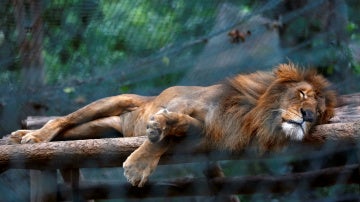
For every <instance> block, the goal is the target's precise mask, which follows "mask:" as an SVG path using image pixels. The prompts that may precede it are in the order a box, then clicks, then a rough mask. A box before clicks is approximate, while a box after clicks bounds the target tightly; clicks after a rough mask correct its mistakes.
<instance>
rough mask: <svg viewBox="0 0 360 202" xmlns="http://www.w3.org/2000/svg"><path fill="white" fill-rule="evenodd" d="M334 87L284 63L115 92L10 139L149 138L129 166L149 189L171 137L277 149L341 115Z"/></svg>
mask: <svg viewBox="0 0 360 202" xmlns="http://www.w3.org/2000/svg"><path fill="white" fill-rule="evenodd" d="M329 87H330V83H329V82H328V81H327V80H326V79H325V78H324V77H323V76H321V75H319V74H317V73H316V71H314V70H304V69H300V68H298V67H297V66H296V65H294V64H292V63H289V64H281V65H279V66H277V67H276V68H274V70H273V71H270V72H260V71H259V72H255V73H251V74H239V75H236V76H234V77H232V78H229V79H227V80H225V81H224V82H222V83H219V84H215V85H212V86H206V87H200V86H174V87H170V88H167V89H165V90H164V91H163V92H161V93H160V94H159V95H158V96H152V97H151V96H140V95H135V94H123V95H118V96H113V97H107V98H104V99H101V100H98V101H95V102H93V103H90V104H89V105H87V106H85V107H83V108H81V109H79V110H77V111H75V112H73V113H71V114H69V115H66V116H63V117H59V118H56V119H54V120H52V121H49V122H48V123H46V124H45V125H44V126H43V127H42V128H40V129H38V130H18V131H15V132H13V133H12V134H11V136H10V137H11V139H12V140H13V141H15V142H20V143H37V142H48V141H51V140H53V139H56V138H60V139H74V138H80V139H84V138H100V137H102V134H104V133H105V132H106V131H108V130H116V131H118V132H119V133H120V134H122V135H123V136H125V137H131V136H142V135H147V137H148V138H147V140H146V141H145V142H144V143H143V144H142V145H141V146H140V147H139V148H138V149H136V150H135V151H134V152H133V153H132V154H131V155H130V156H129V157H128V158H127V159H126V161H125V162H124V163H123V168H124V175H125V177H126V178H127V180H128V181H129V182H130V183H131V184H132V185H133V186H138V187H142V186H144V184H145V183H146V182H147V180H148V177H149V175H150V174H151V173H152V172H153V171H154V170H155V168H156V167H157V164H158V162H159V159H160V157H161V156H162V155H163V154H164V153H165V152H166V151H167V150H169V148H170V147H171V144H170V143H169V141H168V140H169V139H171V138H175V137H186V136H191V135H194V134H200V135H201V142H202V146H203V147H206V148H210V149H218V150H228V151H240V150H242V149H244V148H246V147H247V146H249V145H256V146H257V147H258V148H259V150H261V151H271V150H276V149H279V148H282V147H283V146H286V145H287V144H288V143H289V142H291V141H302V140H304V139H306V138H307V137H308V136H309V134H310V133H311V132H312V130H313V128H314V126H315V125H317V124H325V123H327V122H328V121H329V120H330V118H331V117H333V116H334V108H335V106H336V96H335V92H334V91H332V90H330V89H329Z"/></svg>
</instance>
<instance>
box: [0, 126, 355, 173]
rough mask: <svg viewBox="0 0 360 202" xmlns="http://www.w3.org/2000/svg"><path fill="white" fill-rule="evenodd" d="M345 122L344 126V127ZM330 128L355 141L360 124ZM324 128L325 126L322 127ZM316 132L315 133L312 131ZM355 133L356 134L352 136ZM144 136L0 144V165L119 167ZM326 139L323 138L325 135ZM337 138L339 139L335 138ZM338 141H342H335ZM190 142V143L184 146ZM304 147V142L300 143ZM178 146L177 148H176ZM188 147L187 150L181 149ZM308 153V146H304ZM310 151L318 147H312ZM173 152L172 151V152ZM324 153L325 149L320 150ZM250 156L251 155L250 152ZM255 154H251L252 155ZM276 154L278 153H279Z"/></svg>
mask: <svg viewBox="0 0 360 202" xmlns="http://www.w3.org/2000/svg"><path fill="white" fill-rule="evenodd" d="M344 124H346V127H345V126H344ZM332 126H333V127H335V128H332V130H333V131H342V132H341V138H343V139H350V140H356V139H358V136H359V133H358V131H359V129H357V130H355V131H356V134H353V133H352V132H353V131H354V129H353V128H354V127H358V126H359V123H358V122H355V123H342V124H332ZM321 127H326V126H321ZM322 130H324V129H323V128H319V129H318V131H320V135H319V136H320V137H321V138H313V139H312V142H314V141H318V142H323V141H324V137H323V132H322ZM315 134H317V133H315ZM329 134H330V135H331V136H330V137H331V138H335V139H336V137H335V135H336V133H334V134H333V133H332V132H330V133H329ZM355 135H356V136H355ZM146 138H147V137H145V136H143V137H130V138H106V139H91V140H75V141H59V142H48V143H37V144H22V145H3V146H0V167H1V168H3V169H7V168H28V169H52V168H80V167H114V166H122V162H123V161H125V159H126V158H127V157H128V156H129V155H130V154H131V153H132V152H133V151H134V150H135V149H137V148H138V147H139V146H140V145H141V144H142V143H143V142H144V141H145V140H146ZM325 139H326V138H325ZM338 139H339V138H338ZM338 142H341V141H338ZM351 142H353V144H352V145H353V147H349V146H344V147H340V148H331V152H334V150H336V149H339V151H341V149H347V148H350V149H351V148H355V149H358V147H359V145H356V141H351ZM187 144H189V145H187ZM354 145H355V146H354ZM297 146H298V147H292V148H291V149H289V150H288V151H286V153H285V155H289V154H291V153H292V152H293V154H295V153H296V152H299V151H303V150H304V147H302V146H301V143H298V144H297ZM303 146H304V145H303ZM179 148H180V149H179ZM184 148H189V150H184ZM306 150H307V153H309V152H310V151H311V149H309V148H306ZM313 150H318V149H317V148H315V149H314V148H313ZM174 152H175V153H174ZM321 152H323V153H326V152H328V151H327V150H324V149H323V150H321ZM172 155H176V159H175V161H176V162H177V163H185V162H189V159H191V161H193V162H194V161H197V160H199V161H204V160H205V161H206V160H209V159H210V160H221V159H234V158H235V159H240V158H244V157H245V158H246V156H247V155H249V154H248V153H240V154H229V153H227V152H219V151H210V150H208V151H197V150H196V148H195V149H194V145H193V142H191V141H190V142H186V141H184V143H181V142H180V143H179V144H178V145H176V147H174V148H173V153H172V152H169V154H168V156H170V157H171V156H172ZM250 155H251V154H250ZM252 155H253V156H252V157H254V154H252ZM276 155H277V156H279V155H281V154H279V153H277V154H276ZM250 158H251V157H250ZM171 161H174V160H171V158H169V157H167V156H164V157H163V158H162V161H161V163H168V162H171Z"/></svg>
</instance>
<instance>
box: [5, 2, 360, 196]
mask: <svg viewBox="0 0 360 202" xmlns="http://www.w3.org/2000/svg"><path fill="white" fill-rule="evenodd" d="M358 9H359V4H358V3H357V2H356V1H352V0H349V1H342V0H336V1H332V0H316V1H309V0H301V1H281V0H270V1H266V2H264V1H232V0H227V1H141V0H136V1H97V0H84V1H78V0H71V1H62V0H59V1H46V0H43V1H25V0H13V1H2V2H1V3H0V12H1V13H2V18H1V19H0V71H1V72H0V135H5V134H7V133H9V132H11V131H13V130H15V129H17V128H20V122H21V120H23V119H25V118H26V117H27V116H30V115H63V114H67V113H69V112H71V111H73V110H75V109H77V108H79V107H80V106H83V105H84V104H87V103H89V102H91V101H93V100H95V99H99V98H101V97H105V96H110V95H115V94H120V93H130V92H131V93H140V94H144V95H154V94H157V93H158V92H160V91H161V90H163V89H164V88H166V87H168V86H171V85H207V84H211V83H216V82H218V81H220V80H223V79H224V78H226V77H228V76H232V75H234V74H237V73H244V72H253V71H256V70H265V69H267V70H268V69H271V68H272V67H274V66H276V65H277V64H279V63H280V62H287V61H292V62H294V63H297V64H300V65H302V66H304V67H310V66H312V67H316V68H317V69H318V70H319V71H320V72H322V73H323V74H325V75H326V76H327V77H328V78H329V79H330V80H331V81H333V83H334V86H335V88H336V89H337V90H338V91H339V92H340V93H341V94H342V93H350V92H356V91H359V85H358V79H359V76H358V74H357V73H359V72H360V65H359V63H360V60H359V55H360V51H359V50H360V48H359V21H360V20H359V15H358V12H357V11H358ZM234 34H235V35H234ZM54 103H56V104H54ZM272 163H274V162H272ZM272 163H270V164H272ZM225 164H229V165H231V164H232V163H227V162H226V163H225ZM259 164H262V163H259ZM253 166H254V169H260V170H261V169H265V170H266V169H268V167H269V165H258V164H256V165H253ZM184 167H186V166H179V170H181V169H184ZM194 167H195V169H194V170H195V171H194V170H193V171H189V173H191V172H195V173H196V172H199V169H198V167H197V166H194ZM237 167H239V164H238V163H234V165H233V166H232V167H231V168H228V169H229V170H234V171H232V172H234V173H238V168H237ZM270 167H271V166H270ZM244 169H245V170H249V169H250V168H247V167H246V168H244ZM274 169H275V170H278V169H279V170H281V169H286V166H284V165H281V166H280V165H279V166H277V167H276V168H274ZM185 170H186V169H185ZM229 172H231V171H229ZM1 175H2V180H3V182H4V183H2V184H4V185H5V184H6V185H7V184H11V181H13V180H12V179H14V178H17V177H16V176H14V175H11V176H6V179H5V178H3V177H4V175H5V174H1ZM23 175H26V174H19V175H18V176H23ZM22 179H24V178H21V179H18V180H22ZM0 186H1V190H3V191H2V192H1V193H11V194H9V195H13V196H15V195H18V194H17V193H19V189H16V190H17V191H16V192H17V193H16V192H15V191H14V190H15V189H13V188H11V191H9V189H7V188H4V187H5V186H3V185H0ZM334 190H335V191H334ZM353 191H354V188H353V187H351V188H349V189H347V188H343V187H335V188H329V189H324V190H317V191H315V192H314V193H310V195H313V196H322V197H331V196H333V195H332V193H335V194H334V195H336V196H339V195H341V194H342V193H353ZM20 193H22V192H21V190H20ZM302 194H303V193H302V191H298V192H296V193H294V194H291V193H289V194H286V195H281V196H278V195H272V196H274V197H273V198H272V199H273V200H280V201H281V200H286V199H293V200H298V199H299V198H301V197H302V196H303V195H302ZM356 194H358V192H356ZM5 195H8V194H4V195H3V194H1V196H5ZM20 195H21V194H20ZM264 197H265V198H266V196H264V195H261V196H258V195H256V194H255V195H253V196H251V197H249V198H247V197H245V198H244V199H245V200H246V199H251V200H255V199H256V200H261V199H264ZM6 199H11V198H6ZM324 200H326V198H325V199H324Z"/></svg>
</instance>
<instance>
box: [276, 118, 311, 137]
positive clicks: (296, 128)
mask: <svg viewBox="0 0 360 202" xmlns="http://www.w3.org/2000/svg"><path fill="white" fill-rule="evenodd" d="M281 127H282V129H283V131H284V133H285V135H286V136H288V137H289V138H290V139H293V140H302V139H303V138H304V136H305V134H306V132H305V131H306V122H305V121H301V122H298V121H294V120H287V121H284V122H283V123H282V124H281Z"/></svg>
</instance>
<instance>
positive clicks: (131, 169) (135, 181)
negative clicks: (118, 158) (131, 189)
mask: <svg viewBox="0 0 360 202" xmlns="http://www.w3.org/2000/svg"><path fill="white" fill-rule="evenodd" d="M152 165H153V162H151V159H150V161H149V160H147V159H145V158H141V159H138V160H136V161H133V160H131V158H128V159H127V160H126V161H125V162H124V163H123V168H124V175H125V177H126V179H127V181H128V182H130V183H131V184H132V185H133V186H137V187H143V186H144V184H145V183H146V182H147V181H148V178H149V175H150V174H151V173H152V171H153V170H154V168H155V167H156V165H155V167H154V166H152Z"/></svg>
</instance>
